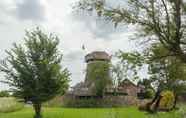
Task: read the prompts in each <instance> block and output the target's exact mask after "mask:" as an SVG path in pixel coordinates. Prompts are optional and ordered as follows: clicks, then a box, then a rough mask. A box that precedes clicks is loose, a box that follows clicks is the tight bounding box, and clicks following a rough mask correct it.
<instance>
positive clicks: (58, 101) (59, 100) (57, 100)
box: [44, 96, 63, 107]
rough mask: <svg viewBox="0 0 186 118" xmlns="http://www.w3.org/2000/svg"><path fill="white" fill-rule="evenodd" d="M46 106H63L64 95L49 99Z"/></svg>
mask: <svg viewBox="0 0 186 118" xmlns="http://www.w3.org/2000/svg"><path fill="white" fill-rule="evenodd" d="M44 106H45V107H62V106H63V98H62V96H57V97H55V98H53V99H52V100H49V101H48V102H46V103H44Z"/></svg>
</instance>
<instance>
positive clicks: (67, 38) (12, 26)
mask: <svg viewBox="0 0 186 118" xmlns="http://www.w3.org/2000/svg"><path fill="white" fill-rule="evenodd" d="M75 2H77V0H0V41H1V42H0V57H1V59H3V58H5V57H6V53H5V51H4V50H6V49H10V48H11V46H12V43H14V42H16V43H20V44H21V43H23V38H24V32H25V30H26V29H27V30H29V29H33V28H35V27H36V26H40V27H42V28H43V29H44V30H45V31H46V32H53V33H55V34H57V35H58V36H59V37H60V45H59V49H60V50H61V51H62V53H63V54H64V60H63V63H62V64H63V66H65V67H67V68H68V69H69V70H70V72H71V74H72V75H71V80H72V81H71V83H70V84H71V86H72V85H74V84H76V83H78V82H80V81H83V79H84V75H85V72H84V71H85V68H86V64H85V62H84V56H85V55H86V54H87V53H89V52H91V51H95V50H97V51H99V50H100V51H107V52H108V53H109V54H110V55H112V54H114V52H116V51H118V50H119V49H120V50H124V51H131V50H133V49H136V48H138V47H136V45H135V44H134V43H133V42H131V41H129V40H130V38H131V37H132V36H133V30H132V29H133V28H132V27H131V26H120V27H118V28H114V27H113V25H112V23H109V22H106V21H104V20H102V19H101V18H98V17H96V15H94V14H92V15H90V14H88V13H76V12H74V11H73V9H72V6H73V5H74V3H75ZM82 45H85V48H86V50H82ZM0 77H1V78H0V79H3V76H2V75H1V76H0ZM7 88H8V87H7V86H6V85H4V84H2V83H0V89H7Z"/></svg>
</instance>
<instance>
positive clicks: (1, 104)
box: [0, 97, 24, 113]
mask: <svg viewBox="0 0 186 118" xmlns="http://www.w3.org/2000/svg"><path fill="white" fill-rule="evenodd" d="M23 107H24V104H23V103H20V102H18V100H17V99H15V98H10V97H8V98H7V97H3V98H0V113H8V112H15V111H18V110H21V109H23Z"/></svg>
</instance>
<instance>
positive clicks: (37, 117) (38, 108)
mask: <svg viewBox="0 0 186 118" xmlns="http://www.w3.org/2000/svg"><path fill="white" fill-rule="evenodd" d="M33 107H34V110H35V116H34V118H42V116H41V103H34V104H33Z"/></svg>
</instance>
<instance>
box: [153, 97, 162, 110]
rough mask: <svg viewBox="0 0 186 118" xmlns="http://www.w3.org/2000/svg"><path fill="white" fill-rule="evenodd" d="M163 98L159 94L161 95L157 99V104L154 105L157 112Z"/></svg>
mask: <svg viewBox="0 0 186 118" xmlns="http://www.w3.org/2000/svg"><path fill="white" fill-rule="evenodd" d="M161 98H162V96H161V95H159V97H158V99H157V101H156V104H155V106H154V112H157V110H158V108H159V104H160V101H161Z"/></svg>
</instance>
